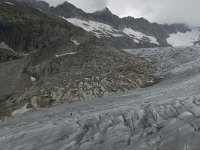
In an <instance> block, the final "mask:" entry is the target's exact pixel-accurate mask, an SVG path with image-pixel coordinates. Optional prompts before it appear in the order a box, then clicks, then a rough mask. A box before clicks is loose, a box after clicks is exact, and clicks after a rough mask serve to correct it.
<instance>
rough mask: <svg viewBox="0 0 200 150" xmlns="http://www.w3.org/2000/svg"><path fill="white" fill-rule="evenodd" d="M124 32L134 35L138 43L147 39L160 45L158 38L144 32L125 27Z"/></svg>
mask: <svg viewBox="0 0 200 150" xmlns="http://www.w3.org/2000/svg"><path fill="white" fill-rule="evenodd" d="M123 32H124V33H125V34H127V35H129V36H132V37H134V41H135V40H136V41H135V42H136V43H137V42H138V41H139V40H142V41H147V42H150V43H154V44H157V45H159V43H158V41H157V39H156V38H155V37H153V36H148V35H146V34H144V33H142V32H139V31H134V30H133V29H131V28H124V30H123Z"/></svg>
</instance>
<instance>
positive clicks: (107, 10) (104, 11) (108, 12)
mask: <svg viewBox="0 0 200 150" xmlns="http://www.w3.org/2000/svg"><path fill="white" fill-rule="evenodd" d="M94 13H95V14H97V13H98V14H102V13H103V14H112V12H111V11H110V9H109V8H108V7H105V8H104V9H102V10H99V11H96V12H94Z"/></svg>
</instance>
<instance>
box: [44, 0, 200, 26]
mask: <svg viewBox="0 0 200 150" xmlns="http://www.w3.org/2000/svg"><path fill="white" fill-rule="evenodd" d="M46 1H48V2H49V3H51V4H52V5H56V4H60V3H62V2H63V1H65V0H46ZM68 1H69V2H70V3H73V4H74V5H76V6H77V7H79V8H81V9H83V10H84V11H86V12H93V11H96V10H100V9H103V8H104V7H106V6H107V7H108V8H109V9H110V10H111V11H112V12H113V13H114V14H117V15H119V16H120V17H123V16H133V17H144V18H147V19H148V20H150V21H151V22H158V23H182V22H183V23H187V24H189V25H192V26H197V25H198V26H200V19H199V17H198V15H199V14H200V0H68Z"/></svg>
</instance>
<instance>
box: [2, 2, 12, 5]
mask: <svg viewBox="0 0 200 150" xmlns="http://www.w3.org/2000/svg"><path fill="white" fill-rule="evenodd" d="M3 3H5V4H8V5H14V4H13V3H10V2H3Z"/></svg>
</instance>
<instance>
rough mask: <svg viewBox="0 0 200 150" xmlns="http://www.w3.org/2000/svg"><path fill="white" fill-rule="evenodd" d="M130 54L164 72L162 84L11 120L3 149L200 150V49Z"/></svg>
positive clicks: (2, 133)
mask: <svg viewBox="0 0 200 150" xmlns="http://www.w3.org/2000/svg"><path fill="white" fill-rule="evenodd" d="M126 51H128V52H131V53H133V54H137V55H139V56H143V57H145V58H146V59H148V60H149V61H151V62H152V63H153V64H154V65H156V66H157V67H159V68H160V69H159V70H158V72H157V73H156V74H157V75H159V76H163V79H162V81H161V82H160V83H158V84H156V85H154V86H151V87H147V88H140V89H137V90H135V91H132V92H130V93H129V94H125V95H122V96H114V97H106V98H103V99H99V100H96V101H92V102H91V101H88V102H79V103H74V104H70V105H69V104H64V105H61V106H59V107H55V108H49V109H45V110H40V111H37V112H33V113H31V114H27V115H25V116H21V117H16V118H14V119H9V120H7V121H5V122H4V123H2V124H1V125H0V148H1V149H5V150H10V149H13V150H18V149H20V150H24V149H27V147H28V148H30V149H50V150H51V149H52V150H54V149H58V150H61V149H69V150H79V149H80V150H90V149H91V150H92V149H97V150H98V149H99V150H101V149H110V150H114V149H115V150H122V149H124V150H133V149H134V150H155V149H161V150H169V149H175V150H183V149H191V150H198V149H199V115H200V111H199V110H200V105H199V104H200V101H199V100H200V95H199V88H200V84H199V83H200V82H199V80H200V76H199V70H200V65H199V64H200V63H199V61H200V59H199V56H200V47H184V48H183V47H181V48H153V49H138V50H126ZM11 143H14V144H11Z"/></svg>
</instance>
